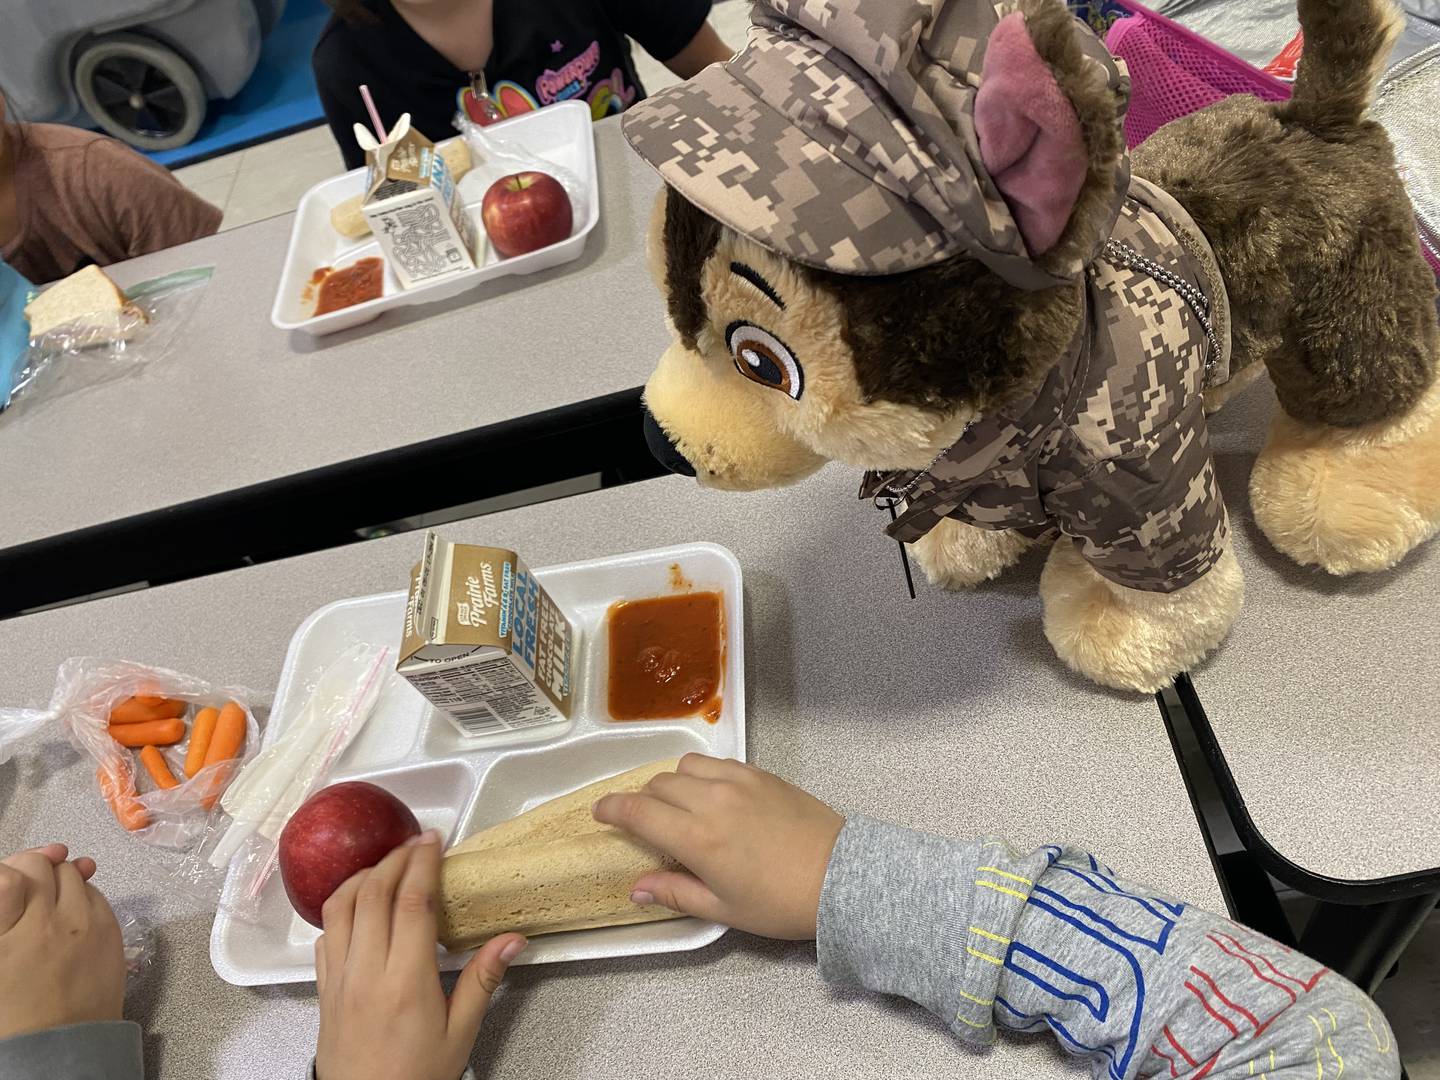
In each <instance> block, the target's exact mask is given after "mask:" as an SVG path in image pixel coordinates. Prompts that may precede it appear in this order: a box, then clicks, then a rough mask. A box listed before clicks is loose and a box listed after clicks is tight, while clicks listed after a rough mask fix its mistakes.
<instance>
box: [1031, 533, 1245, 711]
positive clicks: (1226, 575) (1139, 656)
mask: <svg viewBox="0 0 1440 1080" xmlns="http://www.w3.org/2000/svg"><path fill="white" fill-rule="evenodd" d="M1244 596H1245V584H1244V581H1243V579H1242V578H1241V574H1240V564H1239V562H1238V561H1237V560H1236V558H1235V553H1234V552H1233V551H1232V550H1230V549H1228V548H1227V549H1226V551H1225V553H1224V554H1223V555H1222V556H1220V559H1219V561H1218V562H1217V563H1216V564H1215V565H1214V566H1213V567H1211V569H1210V571H1209V573H1207V574H1206V575H1205V576H1204V577H1202V578H1200V580H1198V581H1195V582H1192V583H1191V584H1189V585H1187V586H1185V587H1184V588H1183V589H1177V590H1176V591H1175V592H1172V593H1154V592H1141V591H1139V590H1137V589H1126V588H1123V587H1122V586H1119V585H1116V584H1115V583H1114V582H1112V581H1109V580H1107V579H1106V578H1104V577H1101V576H1100V574H1099V573H1097V572H1096V571H1095V569H1094V568H1093V567H1091V566H1090V564H1089V563H1087V562H1086V561H1085V559H1084V558H1083V557H1082V556H1081V554H1080V551H1079V549H1078V548H1077V547H1076V546H1075V544H1074V543H1073V542H1072V541H1071V540H1069V539H1068V538H1066V537H1063V536H1062V537H1061V538H1060V539H1059V540H1057V541H1056V543H1055V546H1054V547H1053V548H1051V549H1050V556H1049V558H1048V559H1046V560H1045V570H1044V572H1043V573H1042V574H1041V575H1040V599H1041V601H1042V602H1043V603H1044V605H1045V636H1046V637H1047V638H1048V639H1049V641H1050V644H1051V646H1052V647H1053V648H1054V650H1055V653H1056V655H1057V656H1059V657H1060V659H1061V660H1063V661H1065V663H1066V664H1067V665H1069V666H1070V667H1071V668H1073V669H1074V670H1075V671H1078V672H1079V673H1080V674H1082V675H1084V676H1085V677H1086V678H1088V679H1092V680H1093V681H1095V682H1097V683H1100V684H1101V685H1102V686H1110V687H1114V688H1115V689H1117V690H1137V691H1140V692H1142V693H1147V694H1148V693H1153V692H1155V691H1156V690H1159V689H1160V688H1161V687H1162V686H1165V685H1166V684H1167V683H1169V682H1170V680H1171V679H1173V678H1174V677H1175V676H1176V675H1178V674H1180V673H1181V672H1182V671H1185V670H1187V669H1189V668H1190V667H1192V666H1193V665H1194V664H1196V663H1198V662H1199V661H1200V660H1201V659H1202V658H1204V657H1205V655H1206V654H1207V653H1209V652H1210V651H1211V650H1212V649H1214V648H1215V647H1216V646H1217V645H1219V644H1220V642H1221V641H1222V640H1224V638H1225V635H1226V634H1227V633H1229V632H1230V626H1231V624H1233V623H1234V622H1235V616H1236V615H1238V614H1239V612H1240V604H1241V601H1242V600H1243V599H1244Z"/></svg>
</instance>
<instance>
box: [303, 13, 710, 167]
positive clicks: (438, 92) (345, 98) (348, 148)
mask: <svg viewBox="0 0 1440 1080" xmlns="http://www.w3.org/2000/svg"><path fill="white" fill-rule="evenodd" d="M367 6H368V7H369V8H370V10H371V11H372V12H373V13H374V15H375V21H373V22H368V21H367V22H345V21H344V20H342V19H340V18H339V17H338V16H335V15H332V16H331V17H330V21H329V22H328V23H327V24H326V26H325V29H324V31H322V32H321V34H320V40H319V41H318V42H317V43H316V44H315V52H314V55H313V56H312V57H311V61H310V62H311V66H312V67H313V68H314V70H315V83H316V85H317V87H318V88H319V90H320V102H321V104H322V105H323V106H324V107H325V119H326V120H327V121H329V123H330V130H331V131H332V132H334V134H335V140H336V142H338V143H339V144H340V151H341V153H342V154H343V155H344V157H345V165H346V168H351V169H353V168H357V167H358V166H360V165H363V164H364V163H365V155H364V153H363V152H362V151H361V150H360V148H359V147H358V146H357V145H356V144H355V133H354V131H353V126H354V124H355V123H356V122H357V121H358V122H359V123H361V124H364V125H365V126H366V127H369V126H370V122H369V114H368V113H367V112H366V110H365V105H364V102H362V101H361V99H360V91H359V86H360V84H362V83H364V84H367V85H368V86H369V87H370V93H371V95H372V96H373V97H374V99H375V107H376V108H377V109H378V110H379V112H380V117H381V119H382V120H384V121H385V123H386V124H387V125H388V124H393V123H394V122H395V121H396V120H397V119H398V118H399V116H400V114H401V113H404V112H408V113H409V114H410V120H411V124H412V126H413V127H414V128H415V129H416V130H418V131H419V132H420V133H421V134H422V135H424V136H426V137H427V138H429V139H431V140H434V141H437V142H438V141H439V140H441V139H447V138H449V137H450V136H451V135H453V134H455V129H454V127H453V126H452V123H451V121H452V119H453V118H454V116H455V113H456V112H458V111H459V110H460V109H463V108H465V106H466V100H467V99H468V98H469V97H470V89H469V87H470V76H469V74H468V73H466V72H464V71H461V70H460V69H459V68H457V67H456V66H455V65H454V64H452V63H450V61H448V60H446V59H445V58H444V57H443V56H441V55H440V54H439V53H438V52H436V51H435V50H434V49H433V48H431V47H430V45H429V43H427V42H426V41H425V39H424V38H422V37H421V36H420V35H419V34H417V33H416V32H415V31H414V30H413V29H411V27H410V24H409V23H407V22H406V21H405V20H404V19H402V18H401V17H400V15H399V14H398V13H397V12H396V11H395V9H394V8H393V7H392V6H391V5H390V2H389V0H367ZM709 14H710V0H495V16H494V41H495V45H494V48H493V49H492V50H491V53H490V59H489V61H488V62H487V63H486V64H485V80H486V82H487V83H488V84H489V86H490V94H491V96H492V97H493V98H494V99H495V101H496V103H497V104H498V105H499V106H500V108H501V110H502V111H503V112H504V113H505V115H506V116H514V115H515V114H516V113H521V112H528V111H529V110H530V109H536V108H540V107H541V106H544V105H550V104H553V103H555V102H557V101H567V100H570V99H576V100H580V101H587V102H589V104H590V111H591V115H592V116H593V117H594V118H595V119H597V120H598V119H600V118H602V117H605V116H608V115H610V114H611V113H618V112H623V111H624V110H625V108H626V107H627V106H628V105H630V104H631V103H633V102H635V101H638V100H639V99H640V98H642V97H644V96H645V88H644V87H643V86H641V85H640V80H639V78H637V77H636V74H635V64H634V61H633V60H632V58H631V56H630V43H629V42H628V41H627V40H626V39H625V35H626V34H629V35H630V36H631V37H633V38H635V40H636V41H638V42H640V44H641V45H642V46H643V47H644V49H645V51H646V52H648V53H649V54H650V55H651V56H653V57H655V59H657V60H660V61H665V60H669V59H670V58H671V57H672V56H674V55H675V54H676V53H678V52H679V51H680V50H681V49H683V48H684V47H685V46H686V45H688V44H689V43H690V40H691V39H692V38H693V37H694V36H695V35H696V33H698V32H699V30H700V27H701V26H702V25H704V22H705V19H706V17H707V16H708V15H709Z"/></svg>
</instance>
